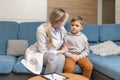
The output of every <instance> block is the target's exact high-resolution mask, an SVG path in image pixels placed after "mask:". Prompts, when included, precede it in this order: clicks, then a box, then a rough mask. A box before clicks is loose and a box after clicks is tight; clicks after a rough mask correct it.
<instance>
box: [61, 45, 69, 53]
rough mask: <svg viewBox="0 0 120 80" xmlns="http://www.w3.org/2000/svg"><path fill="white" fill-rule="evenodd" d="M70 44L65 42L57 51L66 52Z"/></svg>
mask: <svg viewBox="0 0 120 80" xmlns="http://www.w3.org/2000/svg"><path fill="white" fill-rule="evenodd" d="M70 46H71V44H70V43H67V44H65V45H64V46H63V47H62V49H61V50H59V53H66V52H68V50H69V48H70Z"/></svg>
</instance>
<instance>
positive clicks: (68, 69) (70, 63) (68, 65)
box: [64, 58, 76, 73]
mask: <svg viewBox="0 0 120 80" xmlns="http://www.w3.org/2000/svg"><path fill="white" fill-rule="evenodd" d="M75 64H76V63H75V61H74V60H73V59H71V58H65V66H64V72H65V73H73V72H74V69H75Z"/></svg>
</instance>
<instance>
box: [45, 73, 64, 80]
mask: <svg viewBox="0 0 120 80" xmlns="http://www.w3.org/2000/svg"><path fill="white" fill-rule="evenodd" d="M43 76H44V77H45V78H47V79H49V80H64V79H66V77H65V76H63V75H60V74H57V73H53V74H46V75H43Z"/></svg>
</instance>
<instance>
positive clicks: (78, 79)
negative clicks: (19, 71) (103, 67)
mask: <svg viewBox="0 0 120 80" xmlns="http://www.w3.org/2000/svg"><path fill="white" fill-rule="evenodd" d="M61 74H62V75H64V76H67V77H69V79H67V80H89V79H88V78H86V77H84V76H82V75H79V74H72V73H61ZM28 80H47V79H45V78H43V77H42V76H35V77H32V78H29V79H28Z"/></svg>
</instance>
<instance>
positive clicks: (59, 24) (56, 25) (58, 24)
mask: <svg viewBox="0 0 120 80" xmlns="http://www.w3.org/2000/svg"><path fill="white" fill-rule="evenodd" d="M53 27H54V28H60V27H62V21H57V22H56V23H54V24H53Z"/></svg>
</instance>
